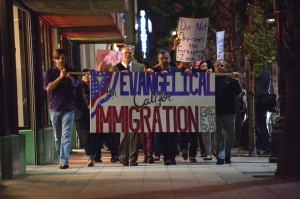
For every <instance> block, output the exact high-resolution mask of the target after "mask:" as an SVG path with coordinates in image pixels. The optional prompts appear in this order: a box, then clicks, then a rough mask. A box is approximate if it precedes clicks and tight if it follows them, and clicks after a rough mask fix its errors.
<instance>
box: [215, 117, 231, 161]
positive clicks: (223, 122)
mask: <svg viewBox="0 0 300 199" xmlns="http://www.w3.org/2000/svg"><path fill="white" fill-rule="evenodd" d="M216 118H217V119H216V124H217V129H216V135H215V136H216V144H217V146H216V150H217V158H218V159H222V160H224V159H225V158H229V159H230V156H231V149H232V146H233V145H234V141H235V114H228V115H222V116H217V117H216Z"/></svg>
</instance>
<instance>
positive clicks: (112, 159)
mask: <svg viewBox="0 0 300 199" xmlns="http://www.w3.org/2000/svg"><path fill="white" fill-rule="evenodd" d="M117 161H119V158H118V157H112V158H110V162H117Z"/></svg>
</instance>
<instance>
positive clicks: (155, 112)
mask: <svg viewBox="0 0 300 199" xmlns="http://www.w3.org/2000/svg"><path fill="white" fill-rule="evenodd" d="M167 122H169V121H168V120H167ZM169 123H170V122H169ZM156 125H157V126H158V130H156ZM162 131H163V130H162V125H161V118H160V112H159V107H158V106H155V107H154V110H153V120H152V132H162Z"/></svg>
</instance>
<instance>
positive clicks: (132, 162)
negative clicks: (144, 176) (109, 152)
mask: <svg viewBox="0 0 300 199" xmlns="http://www.w3.org/2000/svg"><path fill="white" fill-rule="evenodd" d="M138 165H139V164H138V163H137V162H136V161H131V162H130V166H138Z"/></svg>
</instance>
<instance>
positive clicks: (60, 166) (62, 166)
mask: <svg viewBox="0 0 300 199" xmlns="http://www.w3.org/2000/svg"><path fill="white" fill-rule="evenodd" d="M59 168H60V169H67V168H69V165H68V164H64V163H61V164H60V165H59Z"/></svg>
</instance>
